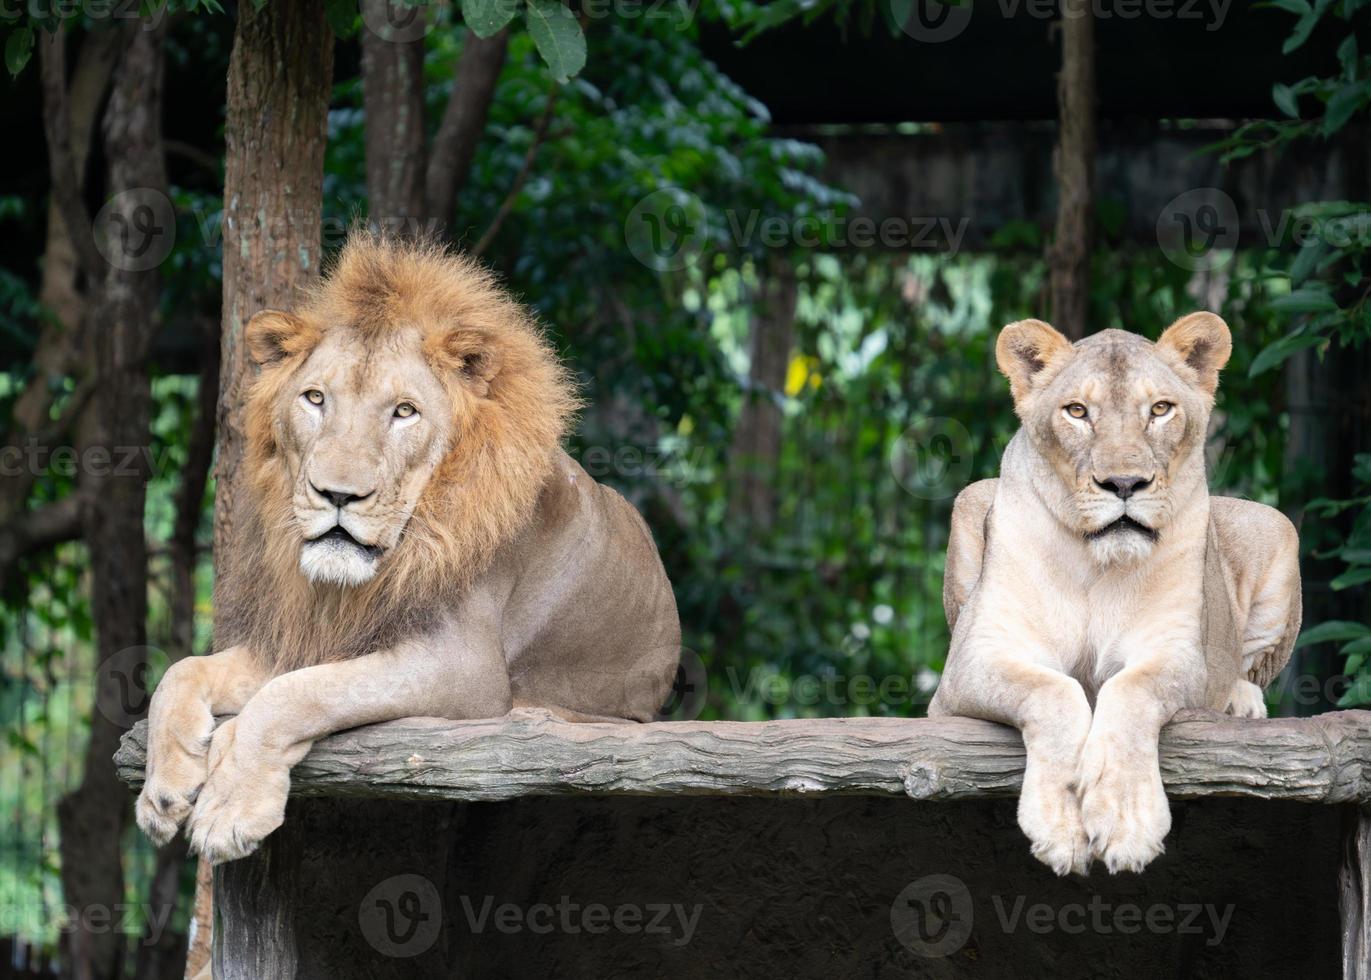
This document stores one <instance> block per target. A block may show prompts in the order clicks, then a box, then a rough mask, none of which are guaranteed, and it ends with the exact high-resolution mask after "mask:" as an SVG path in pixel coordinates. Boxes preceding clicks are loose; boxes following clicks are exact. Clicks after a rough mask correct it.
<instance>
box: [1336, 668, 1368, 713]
mask: <svg viewBox="0 0 1371 980" xmlns="http://www.w3.org/2000/svg"><path fill="white" fill-rule="evenodd" d="M1362 704H1371V674H1361V675H1359V676H1358V677H1357V679H1356V680H1355V681H1353V682H1352V686H1351V687H1349V688H1348V689H1347V690H1346V691H1344V692H1343V695H1342V697H1340V698H1338V707H1339V708H1355V707H1357V706H1358V705H1362Z"/></svg>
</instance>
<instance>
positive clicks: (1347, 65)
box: [1338, 34, 1357, 78]
mask: <svg viewBox="0 0 1371 980" xmlns="http://www.w3.org/2000/svg"><path fill="white" fill-rule="evenodd" d="M1338 63H1339V64H1341V65H1342V70H1343V71H1344V72H1346V73H1347V77H1348V78H1353V77H1355V76H1356V71H1357V35H1355V34H1349V35H1347V37H1345V38H1344V39H1343V42H1342V43H1341V44H1339V45H1338Z"/></svg>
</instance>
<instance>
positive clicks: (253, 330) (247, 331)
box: [243, 310, 319, 365]
mask: <svg viewBox="0 0 1371 980" xmlns="http://www.w3.org/2000/svg"><path fill="white" fill-rule="evenodd" d="M243 338H244V340H245V341H246V343H247V346H248V356H250V357H251V358H252V359H253V360H254V361H255V362H257V363H258V364H261V365H267V364H273V363H275V362H276V361H282V360H285V359H286V358H288V357H294V356H295V355H296V354H303V353H305V352H306V351H310V350H313V349H314V345H315V344H317V343H318V342H319V331H318V330H317V329H315V328H314V327H312V326H311V325H310V324H308V323H306V322H305V321H304V320H302V319H301V318H300V317H298V316H296V315H295V314H293V313H285V312H282V311H281V310H262V311H261V312H260V313H254V314H253V315H252V319H251V320H249V321H248V325H247V326H246V327H244V328H243Z"/></svg>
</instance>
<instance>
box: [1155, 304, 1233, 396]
mask: <svg viewBox="0 0 1371 980" xmlns="http://www.w3.org/2000/svg"><path fill="white" fill-rule="evenodd" d="M1157 350H1159V351H1161V352H1162V353H1163V354H1164V355H1167V356H1169V357H1170V359H1171V361H1172V363H1173V364H1175V365H1177V366H1179V367H1180V368H1181V369H1182V371H1190V372H1191V373H1192V374H1193V375H1194V378H1195V380H1196V381H1197V382H1198V383H1199V386H1200V387H1201V388H1203V389H1204V390H1205V391H1206V392H1207V393H1208V394H1211V395H1212V394H1214V392H1215V391H1216V390H1217V389H1218V387H1219V371H1220V370H1221V369H1222V368H1223V366H1224V365H1225V364H1227V363H1228V355H1230V354H1232V353H1233V335H1232V334H1230V333H1229V332H1228V324H1226V323H1224V322H1223V320H1222V318H1220V317H1218V316H1215V315H1214V314H1213V313H1191V314H1190V315H1189V316H1183V317H1181V318H1180V319H1179V320H1177V321H1176V322H1175V323H1173V324H1171V326H1169V327H1167V328H1166V331H1165V332H1164V333H1163V334H1162V336H1161V339H1160V340H1158V341H1157Z"/></svg>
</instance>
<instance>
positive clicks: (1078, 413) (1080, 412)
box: [1066, 402, 1089, 419]
mask: <svg viewBox="0 0 1371 980" xmlns="http://www.w3.org/2000/svg"><path fill="white" fill-rule="evenodd" d="M1066 414H1067V415H1070V416H1071V417H1072V418H1073V419H1083V418H1085V417H1086V415H1088V414H1089V412H1087V411H1086V408H1085V406H1084V405H1082V404H1081V403H1080V402H1072V403H1071V404H1070V405H1068V406H1066Z"/></svg>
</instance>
